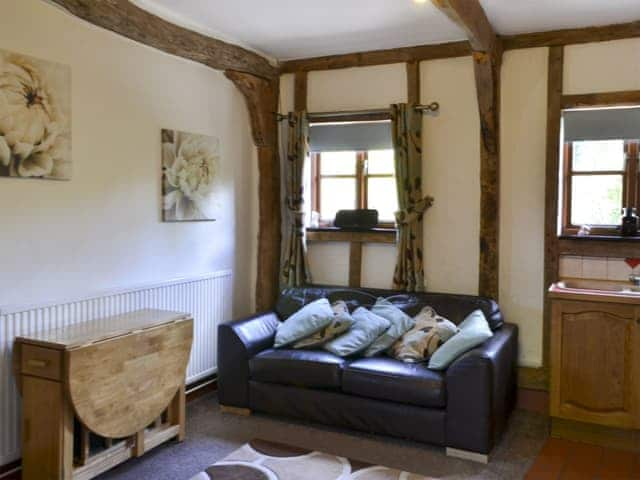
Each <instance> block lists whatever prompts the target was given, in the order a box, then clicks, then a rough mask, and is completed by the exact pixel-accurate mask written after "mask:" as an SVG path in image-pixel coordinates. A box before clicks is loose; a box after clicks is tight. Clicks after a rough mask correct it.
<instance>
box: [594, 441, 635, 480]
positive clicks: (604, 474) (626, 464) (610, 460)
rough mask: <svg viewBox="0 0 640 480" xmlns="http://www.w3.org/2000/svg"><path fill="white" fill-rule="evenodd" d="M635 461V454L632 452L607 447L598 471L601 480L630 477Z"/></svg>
mask: <svg viewBox="0 0 640 480" xmlns="http://www.w3.org/2000/svg"><path fill="white" fill-rule="evenodd" d="M634 463H635V456H634V454H633V453H631V452H623V451H621V450H612V449H610V448H605V449H604V452H603V453H602V462H601V463H600V470H599V473H598V479H599V480H623V479H630V478H632V477H631V471H632V469H633V466H634Z"/></svg>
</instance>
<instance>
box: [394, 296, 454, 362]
mask: <svg viewBox="0 0 640 480" xmlns="http://www.w3.org/2000/svg"><path fill="white" fill-rule="evenodd" d="M414 320H415V322H416V324H415V326H414V327H413V328H412V329H411V330H409V331H408V332H407V333H405V334H404V335H403V336H402V337H401V338H400V339H399V340H398V341H397V342H396V343H394V344H393V345H392V346H391V348H390V349H389V355H390V356H392V357H393V358H397V359H398V360H402V361H403V362H410V363H415V362H422V361H424V360H427V359H428V358H429V357H431V355H433V353H434V352H435V351H436V350H437V349H438V348H439V347H440V346H441V345H442V344H444V343H445V342H446V341H447V340H449V339H450V338H451V337H452V336H453V335H455V334H456V333H458V330H459V329H458V327H456V326H455V324H453V323H452V322H450V321H449V320H447V319H446V318H444V317H443V316H441V315H438V313H437V312H436V311H435V310H434V309H433V308H431V307H424V308H423V309H422V310H421V311H420V313H419V314H418V315H416V316H415V317H414Z"/></svg>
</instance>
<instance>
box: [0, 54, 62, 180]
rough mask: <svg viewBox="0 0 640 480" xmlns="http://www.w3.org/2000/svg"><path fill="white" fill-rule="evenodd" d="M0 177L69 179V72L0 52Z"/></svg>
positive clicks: (36, 60)
mask: <svg viewBox="0 0 640 480" xmlns="http://www.w3.org/2000/svg"><path fill="white" fill-rule="evenodd" d="M0 177H16V178H46V179H55V180H69V179H70V178H71V69H70V68H69V67H68V66H65V65H60V64H57V63H53V62H49V61H46V60H39V59H37V58H33V57H28V56H26V55H21V54H18V53H13V52H9V51H6V50H2V49H0Z"/></svg>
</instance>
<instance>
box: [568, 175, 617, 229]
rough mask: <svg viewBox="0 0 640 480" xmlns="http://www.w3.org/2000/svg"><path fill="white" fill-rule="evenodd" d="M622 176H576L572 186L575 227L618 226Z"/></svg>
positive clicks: (572, 217)
mask: <svg viewBox="0 0 640 480" xmlns="http://www.w3.org/2000/svg"><path fill="white" fill-rule="evenodd" d="M621 208H622V175H588V176H574V177H573V178H572V184H571V223H572V224H573V225H618V224H619V223H620V209H621Z"/></svg>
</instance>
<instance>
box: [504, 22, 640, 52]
mask: <svg viewBox="0 0 640 480" xmlns="http://www.w3.org/2000/svg"><path fill="white" fill-rule="evenodd" d="M638 37H640V20H636V21H633V22H628V23H617V24H613V25H603V26H599V27H583V28H568V29H563V30H551V31H548V32H535V33H522V34H518V35H506V36H503V37H502V43H503V45H504V49H505V50H514V49H518V48H534V47H561V46H563V45H574V44H579V43H592V42H607V41H610V40H624V39H627V38H638Z"/></svg>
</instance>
